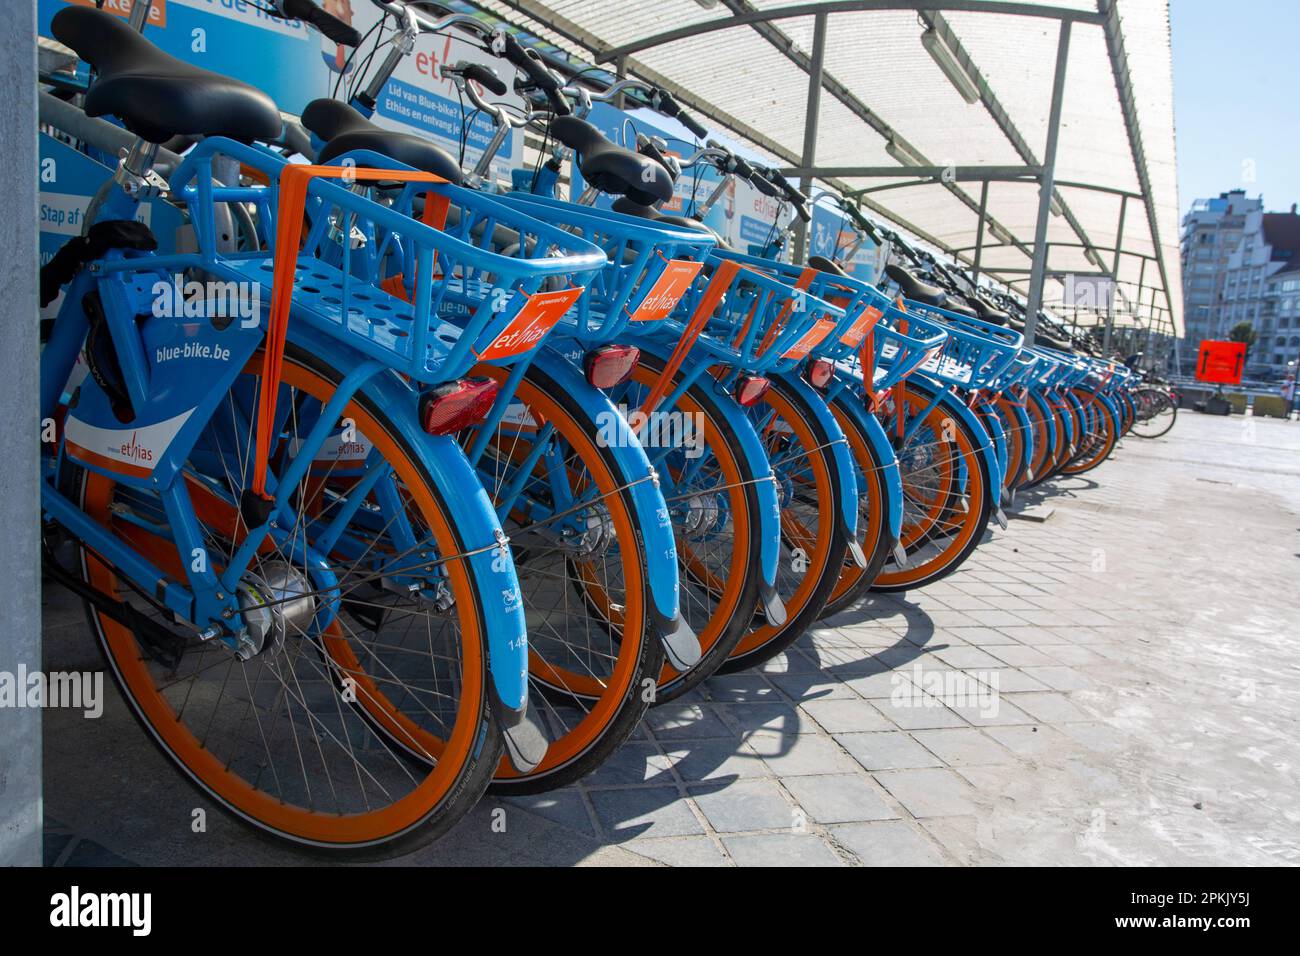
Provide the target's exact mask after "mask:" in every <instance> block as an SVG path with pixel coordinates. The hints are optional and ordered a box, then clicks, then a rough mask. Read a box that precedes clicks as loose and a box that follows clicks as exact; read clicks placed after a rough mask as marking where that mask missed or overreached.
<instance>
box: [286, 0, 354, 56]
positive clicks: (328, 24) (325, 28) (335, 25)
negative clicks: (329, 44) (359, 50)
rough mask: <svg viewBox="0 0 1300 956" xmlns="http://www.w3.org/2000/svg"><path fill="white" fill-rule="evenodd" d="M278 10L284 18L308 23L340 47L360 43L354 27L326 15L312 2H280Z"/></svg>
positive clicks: (306, 0) (300, 0) (299, 0)
mask: <svg viewBox="0 0 1300 956" xmlns="http://www.w3.org/2000/svg"><path fill="white" fill-rule="evenodd" d="M280 9H281V10H283V11H284V15H285V16H286V17H289V18H290V19H292V20H302V21H303V22H305V23H310V24H311V25H312V26H314V27H315V28H316V29H317V30H319V31H320V32H321V34H322V35H324V36H326V37H329V39H331V40H333V41H334V42H335V43H338V44H341V45H342V46H350V47H356V46H359V45H360V43H361V34H360V33H358V32H357V30H356V28H355V27H352V26H350V25H349V24H346V23H344V22H343V21H342V20H340V19H339V18H338V17H336V16H334V15H333V14H331V13H326V12H325V11H324V10H322V9H321V8H320V7H318V6H316V4H314V3H313V2H312V0H282V2H281V3H280Z"/></svg>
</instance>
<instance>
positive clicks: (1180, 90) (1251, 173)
mask: <svg viewBox="0 0 1300 956" xmlns="http://www.w3.org/2000/svg"><path fill="white" fill-rule="evenodd" d="M1169 6H1170V14H1169V15H1170V21H1171V25H1172V31H1173V54H1174V57H1173V58H1174V122H1175V125H1176V131H1177V137H1178V201H1179V205H1180V206H1181V207H1182V210H1183V211H1184V212H1185V211H1186V210H1187V209H1188V207H1190V206H1191V204H1192V202H1193V200H1196V199H1205V198H1210V197H1214V196H1217V195H1219V193H1221V192H1226V191H1227V190H1229V189H1244V190H1246V193H1247V194H1248V195H1250V196H1252V197H1254V196H1257V195H1260V194H1261V193H1262V194H1263V196H1264V208H1265V209H1268V210H1278V211H1285V210H1287V209H1289V208H1290V206H1291V204H1292V203H1293V202H1300V3H1297V2H1296V0H1228V2H1225V0H1171V2H1170V4H1169Z"/></svg>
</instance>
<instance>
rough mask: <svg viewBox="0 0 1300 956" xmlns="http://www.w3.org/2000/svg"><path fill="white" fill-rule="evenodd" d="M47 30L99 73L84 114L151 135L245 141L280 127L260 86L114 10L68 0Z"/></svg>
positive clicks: (273, 107)
mask: <svg viewBox="0 0 1300 956" xmlns="http://www.w3.org/2000/svg"><path fill="white" fill-rule="evenodd" d="M50 30H51V32H52V33H53V34H54V37H55V39H57V40H58V41H59V42H60V43H62V44H64V45H65V46H68V47H71V48H72V49H73V50H75V51H76V53H77V56H79V57H81V59H83V60H85V61H86V62H87V63H89V64H90V65H91V66H93V67H94V68H95V72H96V73H97V74H98V75H97V76H96V78H95V81H94V82H93V83H92V84H91V86H90V90H89V92H88V93H87V94H86V100H85V109H86V115H87V116H105V115H112V116H116V117H117V118H118V119H120V120H121V121H122V124H123V125H124V126H125V127H126V128H127V129H129V130H130V131H131V132H132V133H135V135H137V136H139V137H141V138H142V139H145V140H148V141H149V142H151V143H162V142H165V141H166V140H169V139H171V138H172V137H173V136H182V135H202V136H228V137H230V138H231V139H235V140H239V141H240V142H243V143H249V142H252V141H253V140H258V139H275V138H276V137H278V136H279V135H280V131H281V129H282V128H283V123H282V122H281V120H280V110H279V109H278V108H277V107H276V105H275V102H274V101H273V100H272V99H271V98H270V97H269V96H267V95H266V94H265V93H263V92H262V91H261V90H259V89H257V88H256V87H252V86H249V85H248V84H247V83H241V82H240V81H239V80H234V79H231V78H230V77H228V76H222V75H221V74H220V73H213V72H211V71H210V70H203V69H200V68H199V67H197V66H190V64H188V63H184V62H182V61H180V60H178V59H176V58H175V57H174V56H170V55H169V54H166V53H164V52H163V51H162V50H160V49H158V48H157V47H156V46H154V45H153V44H152V43H150V42H149V41H148V40H146V39H145V38H144V37H143V36H141V35H140V34H139V33H136V32H135V31H134V30H132V29H131V27H130V26H128V25H127V23H126V21H124V20H122V19H121V18H120V17H115V16H113V15H112V14H111V13H105V12H104V11H102V10H97V9H95V8H93V7H81V6H68V7H64V8H63V9H62V10H60V11H59V12H58V13H56V14H55V15H54V19H53V20H52V21H51V23H50Z"/></svg>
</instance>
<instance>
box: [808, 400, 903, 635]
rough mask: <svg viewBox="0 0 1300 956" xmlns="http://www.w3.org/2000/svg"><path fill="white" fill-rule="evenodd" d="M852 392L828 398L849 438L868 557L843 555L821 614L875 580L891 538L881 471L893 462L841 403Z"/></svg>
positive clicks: (834, 611)
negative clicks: (859, 561) (858, 558)
mask: <svg viewBox="0 0 1300 956" xmlns="http://www.w3.org/2000/svg"><path fill="white" fill-rule="evenodd" d="M861 401H862V397H861V396H860V395H859V394H858V393H857V392H855V391H851V390H849V389H844V390H842V391H841V392H840V393H839V394H838V395H836V396H835V398H834V399H832V400H831V403H830V408H831V412H832V413H833V414H834V415H835V420H836V421H837V422H839V425H840V428H841V429H842V430H843V431H844V437H845V438H847V439H848V443H849V451H850V453H851V454H852V455H853V463H854V477H855V478H856V479H857V483H858V531H857V538H858V545H859V546H860V547H861V548H862V553H863V554H864V555H866V556H867V566H866V567H865V568H863V567H859V566H858V564H857V562H855V561H853V560H852V559H851V558H847V557H846V558H845V560H844V564H843V565H842V566H841V570H840V575H839V578H838V579H837V580H836V581H835V586H834V587H833V588H832V589H831V594H830V597H829V598H828V599H827V601H826V608H825V610H824V611H823V612H822V616H823V617H829V616H830V615H832V614H837V613H839V612H840V611H842V610H844V609H845V608H846V607H849V606H851V605H852V604H854V603H855V602H856V601H858V600H859V599H860V598H861V597H862V595H864V594H866V593H867V591H868V590H869V589H870V587H871V585H872V584H873V583H874V582H875V580H876V576H877V575H878V574H880V571H881V569H882V568H883V567H884V566H885V561H886V560H888V558H889V552H890V550H891V549H892V548H893V546H894V543H895V542H894V539H893V537H892V536H891V535H890V533H889V528H888V521H887V520H886V508H885V496H886V494H888V491H887V488H886V483H885V480H884V474H883V471H884V469H885V468H886V467H888V466H889V465H891V464H893V462H892V460H891V461H884V460H882V459H881V455H880V453H879V452H877V451H876V447H875V445H874V444H873V443H872V442H870V441H869V440H868V439H867V436H866V435H865V434H863V430H862V426H861V425H860V423H859V422H858V420H857V418H856V416H855V415H854V414H853V413H852V412H850V411H848V410H847V409H846V408H845V407H844V406H845V403H847V402H859V403H860V402H861Z"/></svg>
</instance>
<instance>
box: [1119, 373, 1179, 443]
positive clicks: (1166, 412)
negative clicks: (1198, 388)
mask: <svg viewBox="0 0 1300 956" xmlns="http://www.w3.org/2000/svg"><path fill="white" fill-rule="evenodd" d="M1133 405H1134V407H1135V411H1136V413H1137V414H1136V417H1135V419H1134V421H1133V427H1132V429H1131V431H1132V434H1134V435H1136V436H1137V437H1138V438H1159V437H1160V436H1161V435H1164V434H1167V433H1168V431H1169V429H1171V428H1173V427H1174V421H1175V419H1177V418H1178V403H1177V402H1175V401H1174V397H1173V396H1172V395H1171V394H1170V393H1169V390H1168V389H1166V388H1162V387H1160V386H1158V385H1142V386H1140V387H1139V388H1138V389H1137V390H1136V391H1135V392H1134V393H1133Z"/></svg>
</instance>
